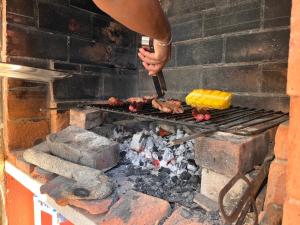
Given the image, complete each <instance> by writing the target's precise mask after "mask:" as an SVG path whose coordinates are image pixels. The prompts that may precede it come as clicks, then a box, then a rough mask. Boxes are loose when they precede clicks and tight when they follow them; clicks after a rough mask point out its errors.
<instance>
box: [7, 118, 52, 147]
mask: <svg viewBox="0 0 300 225" xmlns="http://www.w3.org/2000/svg"><path fill="white" fill-rule="evenodd" d="M49 132H50V128H49V122H48V121H47V120H37V121H35V120H26V121H8V123H7V140H5V141H7V144H8V148H9V149H10V150H14V149H21V148H22V149H25V148H29V147H32V146H33V145H34V144H35V143H36V142H37V141H40V140H43V139H45V138H46V136H47V134H49Z"/></svg>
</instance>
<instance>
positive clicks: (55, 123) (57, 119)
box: [51, 111, 70, 133]
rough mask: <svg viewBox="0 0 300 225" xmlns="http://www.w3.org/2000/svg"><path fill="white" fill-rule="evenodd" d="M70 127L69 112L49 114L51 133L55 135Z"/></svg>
mask: <svg viewBox="0 0 300 225" xmlns="http://www.w3.org/2000/svg"><path fill="white" fill-rule="evenodd" d="M69 125H70V111H65V112H63V113H58V112H55V111H53V112H51V132H52V133H57V132H59V131H61V130H63V129H65V128H66V127H68V126H69Z"/></svg>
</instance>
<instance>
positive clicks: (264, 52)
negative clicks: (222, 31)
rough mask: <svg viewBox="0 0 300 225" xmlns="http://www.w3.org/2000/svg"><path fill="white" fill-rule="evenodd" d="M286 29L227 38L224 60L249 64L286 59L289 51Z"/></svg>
mask: <svg viewBox="0 0 300 225" xmlns="http://www.w3.org/2000/svg"><path fill="white" fill-rule="evenodd" d="M289 35H290V32H289V30H288V29H286V30H281V31H271V32H263V33H251V34H246V35H240V36H232V37H228V39H227V43H226V59H225V61H226V62H227V63H230V62H250V61H263V60H275V59H286V58H287V57H288V49H289Z"/></svg>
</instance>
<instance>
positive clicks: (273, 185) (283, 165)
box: [265, 160, 287, 207]
mask: <svg viewBox="0 0 300 225" xmlns="http://www.w3.org/2000/svg"><path fill="white" fill-rule="evenodd" d="M286 169H287V162H286V161H283V160H275V161H273V162H272V164H271V166H270V170H269V176H268V186H267V194H266V199H265V207H267V206H268V205H269V204H270V203H275V204H278V205H283V203H284V200H285V197H286V187H285V183H286Z"/></svg>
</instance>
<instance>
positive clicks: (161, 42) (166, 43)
mask: <svg viewBox="0 0 300 225" xmlns="http://www.w3.org/2000/svg"><path fill="white" fill-rule="evenodd" d="M156 42H157V44H158V45H160V46H163V47H166V46H169V45H171V44H172V34H171V33H169V34H168V35H167V36H166V38H162V39H156Z"/></svg>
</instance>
